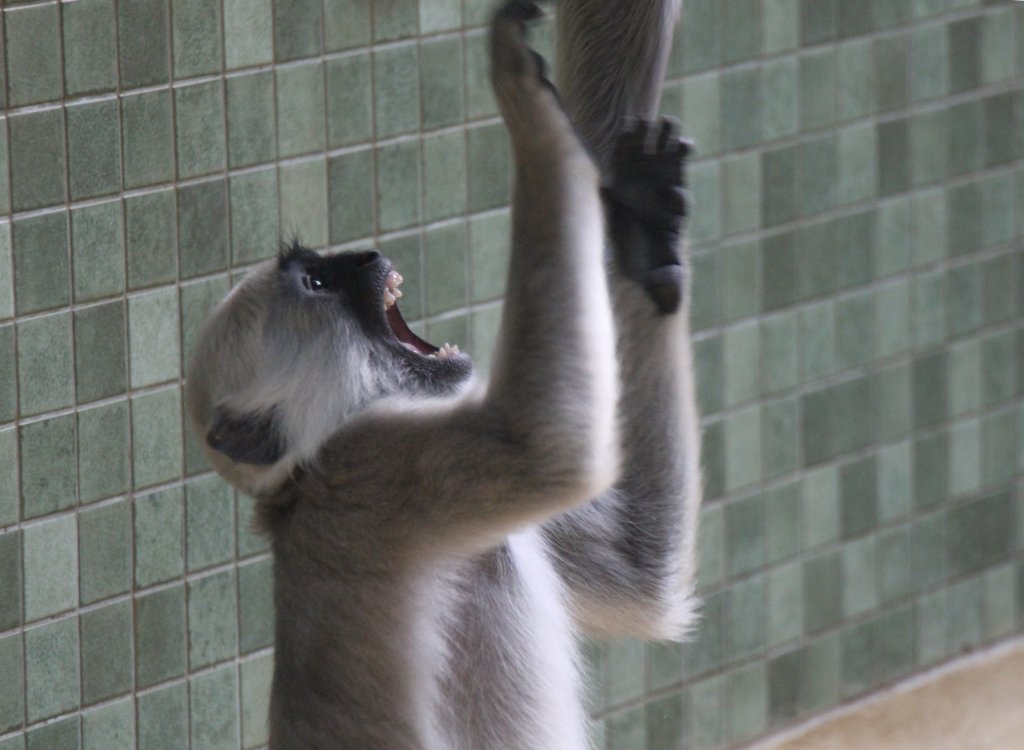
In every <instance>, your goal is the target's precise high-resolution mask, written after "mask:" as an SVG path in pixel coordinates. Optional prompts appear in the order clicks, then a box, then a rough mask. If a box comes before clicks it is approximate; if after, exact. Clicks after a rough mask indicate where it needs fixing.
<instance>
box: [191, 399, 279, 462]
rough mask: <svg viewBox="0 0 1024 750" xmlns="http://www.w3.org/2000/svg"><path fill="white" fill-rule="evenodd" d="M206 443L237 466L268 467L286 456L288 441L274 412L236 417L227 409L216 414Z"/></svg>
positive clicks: (216, 410) (218, 409)
mask: <svg viewBox="0 0 1024 750" xmlns="http://www.w3.org/2000/svg"><path fill="white" fill-rule="evenodd" d="M206 443H207V445H209V446H210V447H211V448H213V449H214V450H215V451H218V452H219V453H223V454H224V455H225V456H227V457H228V458H230V459H231V460H232V461H234V462H236V463H242V464H256V465H260V466H267V465H270V464H273V463H277V461H278V460H280V458H281V456H283V455H284V440H283V438H282V437H281V434H280V432H279V431H278V429H277V425H276V424H275V420H274V413H273V411H264V412H256V413H252V414H235V413H233V412H231V411H230V410H228V409H225V408H223V407H217V408H216V409H214V412H213V424H212V425H210V429H209V430H208V431H207V433H206Z"/></svg>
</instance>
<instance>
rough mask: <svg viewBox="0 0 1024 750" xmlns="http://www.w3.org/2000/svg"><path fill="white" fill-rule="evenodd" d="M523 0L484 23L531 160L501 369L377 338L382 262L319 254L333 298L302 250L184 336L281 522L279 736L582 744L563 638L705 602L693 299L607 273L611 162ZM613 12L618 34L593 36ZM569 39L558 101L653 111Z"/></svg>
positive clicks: (504, 746) (292, 744)
mask: <svg viewBox="0 0 1024 750" xmlns="http://www.w3.org/2000/svg"><path fill="white" fill-rule="evenodd" d="M676 4H677V3H676V2H675V0H660V1H659V2H651V1H650V0H644V1H640V0H634V1H633V2H625V0H622V1H621V2H617V3H616V2H609V0H564V2H562V3H561V7H560V19H559V22H560V24H561V25H562V29H561V38H562V40H563V43H566V41H568V45H569V51H570V53H571V52H572V50H574V49H586V50H590V49H595V48H604V49H606V50H607V49H614V50H616V52H615V54H616V55H620V56H622V57H620V61H621V60H622V59H624V57H626V56H629V55H636V56H639V57H644V58H647V57H651V58H652V59H655V58H656V59H662V58H663V57H664V53H665V50H666V49H667V45H668V44H669V40H670V39H671V24H670V19H672V18H674V14H675V12H676V11H675V8H676ZM531 8H532V4H531V3H528V2H523V1H521V0H512V2H509V3H506V4H505V5H504V6H503V8H502V9H501V10H500V11H499V13H498V15H497V16H496V20H495V22H494V26H493V31H492V57H493V83H494V89H495V94H496V97H497V100H498V103H499V106H500V109H501V112H502V115H503V117H504V119H505V122H506V123H507V125H508V128H509V132H510V136H511V142H512V148H513V155H514V159H515V167H516V178H515V186H514V202H513V220H512V226H513V230H512V257H511V264H510V270H509V279H508V290H507V295H506V302H505V309H504V317H503V322H502V329H501V336H500V340H499V345H498V349H497V354H496V357H495V361H494V364H493V367H492V373H493V374H492V376H491V378H490V381H489V382H488V383H486V384H484V383H477V382H475V381H473V380H472V379H470V378H469V360H468V358H466V357H465V355H457V356H455V357H452V358H449V359H447V360H440V359H436V358H434V357H425V356H422V355H420V354H415V353H412V352H410V351H408V350H407V349H406V348H403V347H401V346H400V345H397V344H396V342H395V341H394V340H392V339H391V338H390V337H389V336H384V335H380V334H379V331H378V329H377V328H375V326H378V327H379V326H380V325H383V324H382V323H380V322H379V321H378V318H380V320H383V318H382V317H380V316H379V315H377V314H376V313H373V312H372V308H371V307H366V306H365V305H363V302H362V301H361V300H362V298H363V296H365V295H366V294H371V293H377V292H378V291H379V289H380V284H381V283H383V282H381V278H383V277H382V276H381V274H382V273H384V272H385V271H386V267H385V266H383V265H381V264H382V263H384V261H383V260H375V259H373V258H364V257H355V256H346V255H340V256H334V257H333V258H329V259H324V263H325V264H327V266H325V267H329V269H330V272H331V273H336V276H337V278H338V279H342V280H341V281H339V282H338V285H339V286H338V287H337V288H336V290H335V289H334V288H332V291H331V293H330V294H321V293H315V292H312V291H310V288H309V284H308V275H309V267H308V265H306V264H307V263H308V262H317V261H314V260H311V258H310V256H307V255H303V254H302V253H305V252H306V251H301V253H299V251H297V250H296V251H295V252H296V253H298V255H297V256H295V257H297V260H296V259H295V257H292V256H289V258H291V259H288V258H283V259H282V261H281V262H279V263H273V262H271V263H267V264H265V265H263V266H261V267H259V268H257V269H256V270H254V271H253V272H252V273H251V274H250V276H249V277H247V279H246V280H245V281H244V282H243V283H242V284H241V285H240V286H239V287H238V288H237V289H236V290H234V291H233V292H232V293H231V294H230V295H229V296H228V298H227V299H226V300H225V301H224V302H223V303H222V304H221V306H220V307H219V308H218V309H217V310H216V311H215V313H214V314H213V316H212V317H211V320H210V321H209V322H208V323H207V326H206V328H205V329H204V332H203V334H202V336H201V339H200V342H199V344H198V346H197V348H196V351H195V353H194V354H193V358H192V363H191V367H190V371H189V377H188V389H187V394H188V407H189V416H190V420H191V422H192V426H193V428H194V430H195V432H196V434H197V435H198V436H199V437H200V438H201V439H202V443H203V445H204V448H205V450H206V452H207V454H208V455H209V457H210V459H211V461H212V462H213V464H214V466H215V467H216V469H217V470H218V471H219V472H220V473H221V474H222V475H223V476H225V477H226V478H227V479H228V480H229V481H231V482H232V483H233V484H235V485H236V486H237V487H239V488H240V489H242V490H244V491H246V492H249V493H251V494H253V495H254V496H255V497H256V500H257V505H258V510H259V516H260V519H261V523H262V525H263V528H264V529H265V530H266V532H267V533H268V534H269V535H270V538H271V540H272V547H273V553H274V577H275V581H274V584H275V594H274V598H275V608H276V642H275V674H274V682H273V688H272V699H271V716H270V726H271V739H270V747H271V749H272V750H338V749H339V748H368V749H369V748H373V749H374V750H491V749H493V750H553V749H556V748H557V749H558V750H583V748H585V747H586V732H585V716H584V712H583V708H582V704H581V700H580V678H579V669H578V664H577V654H576V650H575V645H574V640H575V637H576V636H577V635H578V634H580V633H590V634H600V635H620V634H632V635H637V636H642V637H664V636H675V635H678V634H679V633H681V632H682V631H683V630H685V628H686V627H687V625H688V624H689V623H690V620H691V599H690V596H691V591H692V587H693V546H694V536H695V533H696V520H697V519H696V512H697V507H698V503H699V481H698V472H697V463H698V461H697V449H698V439H697V432H696V416H695V409H694V399H693V384H692V375H691V368H690V344H689V332H688V328H687V321H686V317H687V315H686V310H685V306H684V309H683V310H682V311H681V312H679V313H677V314H674V315H657V314H656V312H655V310H654V307H653V305H652V304H651V301H650V300H649V299H648V297H647V296H646V295H645V293H644V291H643V290H642V289H640V288H639V286H638V285H636V284H635V283H634V282H632V281H628V280H626V279H624V278H623V277H622V276H621V275H620V274H619V273H618V272H617V271H616V270H615V269H611V270H608V269H606V267H605V261H604V255H605V253H604V243H605V236H604V231H603V215H602V205H601V202H600V198H599V195H598V187H599V184H600V182H601V175H600V171H599V168H598V166H597V165H595V164H594V162H593V160H592V158H591V156H590V155H589V153H588V152H587V150H586V149H585V148H584V146H583V145H582V144H581V143H580V142H579V140H578V137H577V135H576V130H575V129H574V123H572V122H570V120H569V118H568V117H567V116H566V114H565V111H564V110H563V109H562V108H561V105H560V104H559V102H558V99H557V97H556V95H555V94H554V93H553V91H552V89H551V88H550V86H549V85H548V84H547V82H546V81H544V80H543V79H542V78H541V77H540V76H539V74H538V69H537V67H536V61H535V60H534V58H533V56H532V53H531V52H530V50H529V49H528V48H527V47H526V45H525V42H524V36H523V32H524V27H523V21H524V19H525V18H526V17H527V16H529V14H530V11H531ZM598 9H605V10H600V11H599V10H598ZM599 12H600V13H603V14H606V16H607V18H606V19H605V20H606V21H607V22H606V23H602V24H594V23H591V22H586V23H584V22H582V21H581V20H580V19H587V18H593V17H595V16H594V14H595V13H599ZM604 17H605V16H602V18H604ZM616 21H618V23H616ZM619 27H622V28H629V29H631V32H630V35H629V37H628V39H629V40H630V41H628V43H627V42H625V41H621V40H620V41H616V40H607V39H604V38H602V37H601V36H600V35H601V34H607V33H609V30H610V29H615V28H619ZM595 34H596V35H597V36H589V37H587V38H586V39H577V38H576V36H577V35H579V36H585V35H595ZM616 38H617V37H616ZM628 45H634V47H629V46H628ZM637 45H638V46H639V47H637ZM580 54H581V55H583V57H582V58H581V60H580V61H577V63H578V64H576V65H575V67H572V66H570V67H571V69H572V70H574V71H575V72H574V74H573V75H574V77H573V78H571V79H570V80H568V81H567V84H566V86H567V87H566V89H565V91H564V92H563V95H564V97H565V99H566V101H567V102H568V108H569V111H571V112H582V111H583V110H584V107H582V106H581V103H586V102H582V99H583V98H585V97H588V96H592V95H599V96H608V97H609V98H608V99H607V101H608V102H609V103H610V105H611V110H610V111H609V112H608V114H607V115H606V116H605V115H602V118H601V119H602V122H603V121H604V119H605V118H606V117H607V118H609V121H611V120H618V119H620V118H621V116H622V115H624V114H628V113H631V112H633V108H634V107H637V106H639V104H638V102H637V100H636V98H635V97H634V96H631V95H627V94H626V93H625V91H626V90H627V89H636V90H638V91H656V90H657V87H658V85H659V84H660V76H661V68H660V67H659V66H658V65H653V66H651V65H644V66H641V67H640V68H637V69H633V68H630V70H631V71H632V72H629V73H628V75H626V77H624V78H623V77H622V76H620V77H619V78H617V79H616V81H617V83H615V84H614V86H615V88H614V89H613V90H611V91H609V90H606V89H604V88H600V90H596V89H594V88H593V86H591V85H589V84H588V82H587V80H586V79H587V76H588V75H591V76H594V77H603V76H604V75H605V74H606V73H607V70H606V69H605V68H606V67H607V66H606V64H602V65H601V66H597V67H593V66H594V61H593V56H592V55H590V54H589V53H587V54H584V53H580ZM563 61H564V58H563ZM588 66H591V67H590V73H587V72H586V69H587V67H588ZM595 91H597V93H594V92H595ZM588 104H589V106H590V109H591V110H595V111H596V108H597V107H598V105H599V104H601V103H599V102H594V103H588ZM576 124H581V123H576ZM582 124H583V129H584V131H585V132H586V131H587V130H588V129H589V130H590V131H591V132H592V133H593V132H603V131H602V128H603V127H604V126H592V125H587V124H586V123H582ZM595 142H600V141H596V140H595ZM608 147H609V148H610V141H609V146H608ZM601 148H604V146H601ZM601 153H602V155H603V154H604V152H603V151H602V152H601ZM312 257H313V258H315V256H312ZM300 281H302V283H299V282H300ZM367 290H369V291H367ZM620 369H621V371H620ZM232 428H234V429H236V430H237V432H236V433H235V432H232Z"/></svg>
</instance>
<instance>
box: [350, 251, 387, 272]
mask: <svg viewBox="0 0 1024 750" xmlns="http://www.w3.org/2000/svg"><path fill="white" fill-rule="evenodd" d="M380 257H381V256H380V253H378V252H377V251H376V250H370V251H368V252H365V253H360V254H359V255H358V256H357V257H356V259H355V261H356V268H364V267H365V266H368V265H370V264H371V263H376V262H377V261H378V260H380Z"/></svg>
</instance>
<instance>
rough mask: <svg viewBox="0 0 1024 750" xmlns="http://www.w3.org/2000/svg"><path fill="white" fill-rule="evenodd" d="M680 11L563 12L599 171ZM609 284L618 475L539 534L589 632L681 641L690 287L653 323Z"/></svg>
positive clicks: (690, 398) (647, 88)
mask: <svg viewBox="0 0 1024 750" xmlns="http://www.w3.org/2000/svg"><path fill="white" fill-rule="evenodd" d="M678 10H679V2H678V1H677V0H632V1H630V0H564V2H563V3H562V4H561V6H560V9H559V18H558V20H559V24H560V33H559V37H560V42H561V44H562V50H561V65H562V72H563V74H564V76H565V77H564V79H563V95H564V97H565V101H566V103H567V108H568V109H569V111H571V112H574V113H577V117H578V118H580V119H578V120H577V125H578V127H579V128H580V130H581V131H582V132H583V135H584V137H585V138H587V139H589V140H590V142H591V143H593V144H595V146H596V147H597V148H598V150H599V158H600V160H601V161H602V163H604V164H605V165H609V164H610V162H611V153H612V150H613V145H614V142H613V138H614V136H615V134H616V133H617V132H618V131H619V130H620V129H621V127H622V121H623V119H624V118H625V117H626V116H644V117H649V116H650V114H651V113H652V112H653V110H654V108H655V107H656V105H657V100H658V94H659V90H660V85H661V78H662V75H663V70H664V63H665V60H666V58H667V56H668V51H669V47H670V46H671V39H672V31H673V26H674V21H675V18H676V16H677V14H678ZM603 105H607V106H603ZM606 168H607V167H606ZM610 178H611V175H609V176H608V179H606V183H607V182H609V181H610ZM613 234H614V232H613ZM617 250H622V251H624V252H626V253H629V252H631V251H633V250H638V248H631V247H628V248H617ZM608 273H609V278H610V284H611V289H612V297H613V308H614V313H615V323H616V329H617V339H618V340H617V348H618V359H619V366H620V370H621V378H622V394H621V397H620V402H619V415H620V427H621V430H622V432H621V437H622V444H621V445H622V449H621V460H622V471H621V476H620V479H619V481H618V483H617V484H616V486H615V487H614V489H613V490H612V491H610V492H608V493H605V494H604V495H602V496H601V497H600V498H598V499H597V500H595V501H594V502H592V503H590V504H588V505H586V506H584V507H581V508H577V509H575V510H573V511H571V512H570V513H568V514H566V515H564V516H561V517H559V518H558V519H554V520H553V521H551V522H549V523H548V524H546V525H545V533H546V536H547V538H548V540H549V542H550V544H551V547H552V549H553V550H554V554H555V558H556V563H557V565H558V567H559V570H560V572H561V574H562V577H563V579H564V580H566V582H567V583H568V584H569V588H570V590H571V592H572V597H573V605H574V611H575V614H576V616H577V619H578V621H579V622H580V624H581V625H582V626H583V628H584V629H585V630H586V631H588V632H589V633H591V634H595V635H621V634H630V635H638V636H644V637H678V636H679V635H681V634H682V633H683V632H684V631H685V630H686V628H687V627H688V626H689V625H690V624H691V623H692V609H693V601H692V599H691V595H692V590H693V579H694V572H695V571H694V568H695V559H694V558H695V549H694V548H695V541H696V532H697V524H698V511H699V504H700V478H699V434H698V420H697V409H696V404H695V394H694V383H693V371H692V355H691V346H690V331H689V322H688V308H689V304H688V301H689V293H688V292H689V289H688V281H684V284H683V303H682V305H681V306H680V309H679V310H678V311H677V312H675V313H674V314H669V315H661V314H658V312H657V311H656V309H655V306H654V305H653V304H652V302H651V299H649V298H648V295H647V294H646V293H645V291H644V289H643V288H642V287H641V286H640V285H639V284H638V283H636V281H634V280H632V279H628V278H626V277H625V275H624V274H623V273H622V272H621V270H620V268H619V267H618V265H617V264H615V263H610V265H609V272H608Z"/></svg>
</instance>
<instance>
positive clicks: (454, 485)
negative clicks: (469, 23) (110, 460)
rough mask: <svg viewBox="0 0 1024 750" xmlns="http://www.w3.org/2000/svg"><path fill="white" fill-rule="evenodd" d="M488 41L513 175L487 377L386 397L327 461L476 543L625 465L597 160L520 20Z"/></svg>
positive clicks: (535, 517) (428, 531) (539, 515)
mask: <svg viewBox="0 0 1024 750" xmlns="http://www.w3.org/2000/svg"><path fill="white" fill-rule="evenodd" d="M522 6H523V7H524V8H526V7H527V6H529V7H532V4H531V3H523V4H522ZM508 7H509V6H506V11H505V12H507V11H508ZM513 7H514V6H513ZM493 55H494V88H495V93H496V95H497V99H498V102H499V105H500V108H501V111H502V114H503V116H504V118H505V121H506V124H507V126H508V128H509V132H510V135H511V142H512V151H513V155H514V160H515V183H514V197H513V208H512V217H513V218H512V253H511V265H510V269H509V279H508V289H507V295H506V302H505V308H504V317H503V321H502V328H501V333H500V340H499V346H498V349H497V354H496V358H495V361H494V364H493V367H492V376H491V380H490V383H489V384H488V386H487V387H486V390H485V392H484V393H483V395H482V396H479V397H476V398H463V399H455V400H451V401H448V402H445V403H429V402H428V403H426V404H424V403H423V402H422V401H421V402H420V403H419V404H418V405H417V404H416V403H415V402H413V403H410V402H403V403H400V404H392V405H390V406H389V405H388V404H382V405H381V406H380V407H378V408H374V409H372V410H371V411H370V412H368V413H367V414H366V415H365V416H364V418H362V419H357V420H355V422H354V423H353V424H352V425H350V426H349V427H347V428H345V429H344V430H342V432H341V433H339V434H338V435H337V436H336V437H335V438H334V439H333V440H332V441H331V444H330V445H329V446H328V450H329V451H330V455H329V456H327V457H325V459H324V460H323V461H322V462H321V463H322V465H324V466H329V467H331V471H332V472H333V473H334V476H333V478H332V480H331V481H333V482H338V483H340V484H343V485H346V486H356V487H358V486H363V487H374V486H375V485H379V486H380V488H381V489H380V493H381V495H382V496H386V495H387V494H389V488H390V487H394V488H401V489H399V490H398V491H399V492H401V493H405V492H408V496H406V497H403V498H402V505H401V508H400V510H401V511H403V512H406V513H408V514H409V515H410V516H411V518H410V519H409V520H410V523H407V524H397V525H396V528H407V529H410V530H415V531H416V532H417V533H420V534H422V535H424V536H435V537H438V538H439V539H440V537H441V536H444V537H445V538H446V539H447V542H445V543H444V544H448V545H449V546H450V544H451V540H452V538H453V537H454V538H455V539H456V541H457V542H458V541H463V542H465V544H466V545H468V546H469V547H470V548H483V547H486V546H488V545H491V544H495V543H497V542H498V541H500V539H502V538H503V537H504V535H505V534H507V533H509V532H510V531H512V530H514V529H516V528H520V527H522V526H524V525H526V524H529V523H538V522H541V521H543V520H546V519H547V518H550V517H551V516H553V515H555V514H556V513H559V512H562V511H565V510H567V509H568V508H570V507H573V506H574V505H578V504H580V503H582V502H585V501H586V500H587V499H589V498H590V497H593V496H595V495H596V494H598V493H600V492H602V491H604V490H605V489H607V487H608V486H610V484H611V483H612V482H613V481H614V479H615V477H616V476H617V474H616V469H617V446H618V439H617V434H616V420H615V405H616V402H617V394H618V379H617V373H616V367H615V353H614V343H613V341H614V334H613V323H612V317H611V312H610V301H609V293H608V287H607V280H606V277H605V273H604V267H603V259H602V256H603V246H604V230H603V212H602V206H601V203H600V198H599V194H598V186H599V178H598V171H597V168H596V165H594V164H593V161H592V159H591V157H590V156H589V155H588V154H587V152H586V151H585V149H584V148H583V147H582V145H581V144H580V142H579V140H578V137H577V136H576V134H575V132H574V131H573V129H572V127H571V125H570V123H569V120H568V118H567V117H566V115H565V113H564V111H563V110H562V108H561V105H560V104H559V103H558V99H557V97H556V95H555V94H554V91H553V90H552V88H551V87H550V84H549V83H548V82H547V81H546V80H544V79H543V78H542V76H541V75H540V70H539V67H538V61H537V60H536V59H535V57H534V55H533V53H532V51H531V50H529V48H528V47H527V46H526V45H525V43H524V42H523V22H522V20H517V19H512V18H505V19H501V18H499V20H498V22H496V23H495V26H494V37H493ZM410 457H412V458H410ZM444 544H442V543H441V542H440V541H439V542H438V546H439V547H443V546H444Z"/></svg>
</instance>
